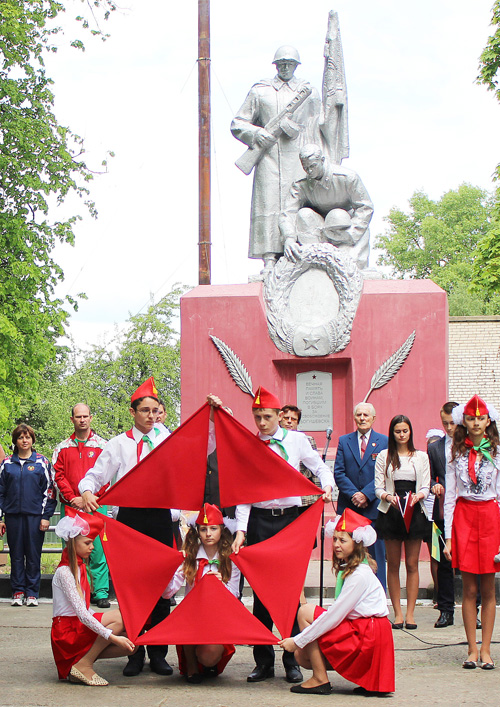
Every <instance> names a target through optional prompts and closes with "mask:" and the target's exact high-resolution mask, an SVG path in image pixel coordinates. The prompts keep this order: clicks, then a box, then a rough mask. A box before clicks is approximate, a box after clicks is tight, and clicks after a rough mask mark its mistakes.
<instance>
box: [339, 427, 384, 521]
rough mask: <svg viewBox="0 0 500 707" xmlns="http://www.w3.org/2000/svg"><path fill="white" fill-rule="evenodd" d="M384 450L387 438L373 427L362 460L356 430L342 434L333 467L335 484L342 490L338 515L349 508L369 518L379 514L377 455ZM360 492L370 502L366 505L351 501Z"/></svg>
mask: <svg viewBox="0 0 500 707" xmlns="http://www.w3.org/2000/svg"><path fill="white" fill-rule="evenodd" d="M383 449H387V437H386V436H385V435H381V434H379V433H378V432H375V430H373V429H372V431H371V433H370V439H369V440H368V446H367V448H366V452H365V455H364V457H363V459H361V457H360V455H359V444H358V433H357V431H356V432H351V433H350V434H348V435H342V437H340V439H339V446H338V449H337V456H336V457H335V468H334V476H335V483H336V484H337V486H338V489H339V500H338V504H337V513H338V514H339V515H340V514H341V513H342V512H343V511H344V510H345V509H346V508H350V509H351V510H353V511H356V513H359V514H360V515H362V516H365V517H366V518H372V519H373V518H376V517H377V513H378V511H377V506H378V503H379V501H378V499H377V497H376V496H375V457H376V456H377V454H378V453H379V452H381V451H382V450H383ZM358 491H361V492H362V493H364V494H365V496H366V497H367V499H368V501H369V503H368V506H367V507H366V508H358V507H357V506H355V505H354V504H353V503H352V501H351V498H352V497H353V496H354V494H355V493H357V492H358Z"/></svg>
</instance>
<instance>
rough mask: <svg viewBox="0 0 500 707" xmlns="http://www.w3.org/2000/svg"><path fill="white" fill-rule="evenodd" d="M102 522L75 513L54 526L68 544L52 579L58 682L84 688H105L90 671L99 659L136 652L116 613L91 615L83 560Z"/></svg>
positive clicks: (69, 509) (88, 554) (94, 673)
mask: <svg viewBox="0 0 500 707" xmlns="http://www.w3.org/2000/svg"><path fill="white" fill-rule="evenodd" d="M102 525H103V520H102V518H100V517H99V516H91V515H88V514H87V513H83V512H81V511H79V512H76V510H75V509H73V508H70V507H69V506H68V507H67V508H66V515H65V517H64V518H62V519H61V520H60V521H59V523H58V524H57V526H56V530H55V532H56V534H57V535H58V536H59V537H60V538H62V539H63V540H65V541H66V547H65V548H64V550H63V553H62V556H61V562H60V563H59V565H58V566H57V569H56V571H55V573H54V578H53V580H52V596H53V619H52V631H51V643H52V652H53V654H54V660H55V663H56V666H57V672H58V674H59V679H60V680H65V679H66V678H69V681H70V682H77V683H83V684H84V685H90V686H99V685H107V684H108V682H107V681H106V680H104V678H102V677H100V676H99V675H97V673H96V672H95V671H94V668H93V665H94V661H96V660H97V659H98V658H115V657H118V656H123V655H128V654H130V653H133V652H134V649H135V646H134V644H133V643H132V641H130V640H129V639H128V638H127V637H126V636H125V635H124V634H123V622H122V617H121V614H120V611H118V610H113V611H106V612H105V613H95V612H94V611H92V609H90V608H89V605H90V587H89V583H88V579H87V565H86V562H85V561H86V560H87V559H88V558H89V557H90V553H91V552H92V550H93V549H94V543H93V539H94V538H95V537H96V536H97V535H98V533H99V532H100V530H101V529H102Z"/></svg>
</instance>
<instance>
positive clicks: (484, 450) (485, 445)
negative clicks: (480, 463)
mask: <svg viewBox="0 0 500 707" xmlns="http://www.w3.org/2000/svg"><path fill="white" fill-rule="evenodd" d="M472 449H475V450H476V452H481V454H482V455H483V457H486V459H488V461H490V462H491V463H492V464H494V463H495V462H494V461H493V458H492V456H491V454H490V449H491V443H490V440H489V439H488V438H487V437H483V439H482V440H481V441H480V442H479V444H478V445H477V447H475V446H474V445H472Z"/></svg>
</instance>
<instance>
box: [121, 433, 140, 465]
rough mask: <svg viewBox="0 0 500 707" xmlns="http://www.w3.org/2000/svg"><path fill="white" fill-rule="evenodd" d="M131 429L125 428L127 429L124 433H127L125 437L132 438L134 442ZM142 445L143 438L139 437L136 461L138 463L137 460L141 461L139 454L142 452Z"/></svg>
mask: <svg viewBox="0 0 500 707" xmlns="http://www.w3.org/2000/svg"><path fill="white" fill-rule="evenodd" d="M132 429H133V428H132ZM132 429H130V430H127V431H126V432H125V434H126V435H127V437H128V438H129V439H132V440H133V441H134V442H135V438H134V433H133V432H132ZM143 447H144V440H143V439H142V437H141V439H140V440H139V441H138V442H137V463H138V464H139V462H140V461H141V454H142V448H143Z"/></svg>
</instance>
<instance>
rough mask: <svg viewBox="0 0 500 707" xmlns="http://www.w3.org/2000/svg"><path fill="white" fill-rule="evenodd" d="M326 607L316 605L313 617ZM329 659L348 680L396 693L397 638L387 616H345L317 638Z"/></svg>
mask: <svg viewBox="0 0 500 707" xmlns="http://www.w3.org/2000/svg"><path fill="white" fill-rule="evenodd" d="M323 611H325V609H323V608H321V607H319V606H317V607H316V609H315V610H314V618H317V617H318V616H319V615H320V614H321V613H322V612H323ZM318 645H319V647H320V649H321V652H322V653H323V655H324V656H325V658H326V660H327V661H328V662H329V664H330V665H331V667H332V669H333V670H335V671H336V672H337V673H338V674H339V675H341V676H342V677H343V678H345V679H346V680H350V681H351V682H353V683H355V684H356V685H359V686H360V687H364V688H365V690H369V691H370V692H394V690H395V675H394V641H393V637H392V629H391V624H390V623H389V621H388V619H387V618H386V617H385V616H384V617H375V616H371V617H368V618H359V619H344V621H342V622H341V623H340V624H339V625H338V626H336V627H335V628H333V629H332V630H331V631H328V632H327V633H324V634H323V635H322V636H320V637H319V639H318Z"/></svg>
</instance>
